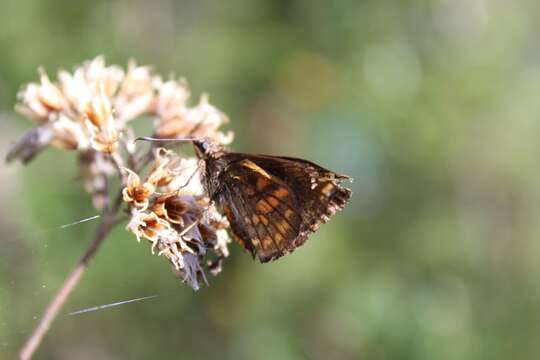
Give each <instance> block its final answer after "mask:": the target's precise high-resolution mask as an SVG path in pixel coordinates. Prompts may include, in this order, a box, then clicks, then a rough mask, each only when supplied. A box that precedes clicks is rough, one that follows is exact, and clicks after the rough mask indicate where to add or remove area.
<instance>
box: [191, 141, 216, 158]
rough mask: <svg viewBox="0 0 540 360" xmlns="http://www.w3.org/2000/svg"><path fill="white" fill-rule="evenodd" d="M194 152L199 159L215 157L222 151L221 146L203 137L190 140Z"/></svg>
mask: <svg viewBox="0 0 540 360" xmlns="http://www.w3.org/2000/svg"><path fill="white" fill-rule="evenodd" d="M192 143H193V147H194V148H195V153H196V154H197V157H198V158H199V159H203V160H206V159H208V158H216V157H217V155H218V154H219V153H220V152H222V150H223V149H222V147H221V146H220V145H218V144H215V143H213V142H210V141H208V140H207V139H205V138H200V139H194V140H192Z"/></svg>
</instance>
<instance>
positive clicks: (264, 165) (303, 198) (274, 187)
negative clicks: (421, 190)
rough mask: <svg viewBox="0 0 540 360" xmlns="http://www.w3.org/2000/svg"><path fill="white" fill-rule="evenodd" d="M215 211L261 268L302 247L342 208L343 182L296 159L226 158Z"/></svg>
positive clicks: (344, 198) (346, 193)
mask: <svg viewBox="0 0 540 360" xmlns="http://www.w3.org/2000/svg"><path fill="white" fill-rule="evenodd" d="M225 156H226V161H227V163H228V166H227V167H226V168H225V169H224V170H223V171H222V172H221V174H220V179H219V180H220V184H221V186H222V187H223V188H222V191H220V192H219V196H218V197H217V201H218V205H219V206H220V207H221V208H222V209H224V212H225V214H226V216H227V218H228V220H229V222H230V224H231V229H232V232H233V234H234V235H235V237H236V238H237V239H238V240H239V241H240V243H242V245H243V246H244V247H245V248H246V249H247V250H248V251H250V252H251V254H252V255H253V256H255V255H257V256H258V258H259V260H260V261H261V262H267V261H270V260H274V259H277V258H279V257H281V256H283V255H284V254H287V253H289V252H292V251H293V250H294V249H296V248H297V247H298V246H300V245H302V244H303V243H304V242H305V241H306V239H307V237H308V234H309V233H310V232H313V231H316V230H317V229H318V227H319V225H320V224H321V223H324V222H326V221H328V220H329V219H330V217H331V216H332V215H333V214H335V213H336V211H338V210H340V209H342V208H343V206H344V205H345V203H346V202H347V200H348V199H349V198H350V195H351V193H350V191H349V190H348V189H345V188H343V187H342V186H340V185H339V183H340V182H341V181H343V180H344V179H347V177H346V176H343V175H339V174H336V173H334V172H332V171H329V170H326V169H324V168H322V167H320V166H318V165H316V164H314V163H312V162H309V161H307V160H302V159H296V158H288V157H276V156H266V155H249V154H239V153H227V154H226V155H225Z"/></svg>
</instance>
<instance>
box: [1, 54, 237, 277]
mask: <svg viewBox="0 0 540 360" xmlns="http://www.w3.org/2000/svg"><path fill="white" fill-rule="evenodd" d="M189 98H190V92H189V88H188V84H187V82H186V81H185V80H183V79H180V80H172V79H171V80H168V81H163V80H162V78H161V77H160V76H158V75H154V73H153V70H152V67H150V66H139V65H137V64H136V62H135V61H129V63H128V66H127V69H126V70H123V69H122V68H121V67H120V66H117V65H107V64H106V63H105V60H104V58H103V57H101V56H98V57H96V58H95V59H93V60H90V61H87V62H84V63H83V64H81V65H79V66H76V67H75V69H74V71H73V72H68V71H65V70H60V71H59V72H58V78H57V80H51V78H49V76H48V75H47V74H46V72H45V71H44V70H43V69H41V68H40V69H39V82H37V83H30V84H28V85H26V86H24V87H23V88H22V90H21V91H20V92H19V95H18V103H17V104H16V106H15V109H16V110H17V111H18V112H19V113H20V114H22V115H24V116H26V117H28V118H30V119H32V120H33V121H35V122H37V123H38V124H39V127H37V128H35V129H33V130H31V131H29V132H28V133H27V134H25V135H24V136H23V137H22V138H21V139H20V140H19V141H18V142H16V143H15V144H14V145H13V146H12V148H11V149H10V151H9V152H8V155H7V158H6V159H7V160H8V161H12V160H15V159H20V160H21V161H23V162H24V163H27V162H29V161H31V160H32V159H33V158H34V157H35V156H36V155H37V154H38V153H39V152H41V151H42V150H43V149H45V148H46V147H47V146H48V145H52V146H54V147H56V148H58V149H61V150H70V151H76V152H77V153H78V155H79V156H78V163H79V173H80V175H81V178H82V179H83V181H84V188H85V190H86V191H87V192H88V193H90V194H91V196H92V202H93V205H94V207H96V208H98V209H101V208H106V207H107V206H110V205H111V199H110V187H111V184H114V182H111V178H112V177H113V176H114V175H115V174H117V175H119V176H120V181H121V183H122V189H121V198H120V200H123V202H124V203H125V204H126V206H127V209H126V211H127V212H128V213H129V214H130V215H131V219H130V221H129V223H128V225H127V229H128V230H129V231H131V232H132V233H133V234H134V235H135V236H136V237H137V239H138V240H140V239H146V240H148V241H149V242H150V243H151V244H152V252H155V251H157V253H158V254H159V255H163V256H164V257H165V258H167V259H168V260H169V262H170V263H171V264H172V266H173V268H174V271H175V272H176V273H177V274H179V275H180V276H181V277H182V279H183V280H184V281H186V282H188V283H189V284H190V285H191V286H192V287H193V288H198V287H199V285H200V282H201V281H202V282H205V281H206V278H205V275H204V271H203V269H204V268H205V267H207V268H208V269H209V270H210V271H211V272H212V273H214V274H215V273H217V270H219V268H220V265H221V262H222V260H223V258H224V257H226V256H227V255H228V250H227V243H228V242H229V238H228V235H227V233H226V231H225V228H226V227H227V226H228V224H227V221H226V220H224V218H223V217H222V216H221V214H219V213H218V212H217V210H216V209H215V208H214V207H213V206H211V205H210V202H209V199H208V198H207V197H206V195H205V194H204V190H203V186H202V184H201V182H200V177H199V172H198V162H197V160H196V159H194V158H186V157H184V156H182V155H181V154H175V153H173V152H171V151H169V150H166V149H163V148H155V147H154V146H151V147H150V149H147V150H145V149H144V146H136V145H135V144H134V143H133V139H134V138H135V136H136V135H135V132H134V130H133V129H132V128H131V126H130V125H131V121H133V120H135V119H136V118H138V117H143V118H153V124H154V133H153V135H154V136H158V137H185V136H194V137H206V138H208V139H211V140H212V141H214V142H216V143H218V144H221V145H224V144H228V143H230V142H231V141H232V133H230V132H229V133H227V134H225V133H223V132H221V131H220V126H221V125H223V124H224V123H226V122H227V121H228V119H227V117H226V116H225V115H224V114H223V113H222V112H221V111H219V110H218V109H217V108H216V107H214V106H213V105H211V104H210V103H209V102H208V97H207V96H205V95H203V96H202V97H201V99H200V101H199V103H198V104H197V105H195V106H190V105H189V104H188V101H189ZM145 135H147V134H145ZM148 166H150V169H149V170H148V172H147V173H146V175H145V176H142V175H141V174H142V173H145V169H146V168H147V167H148ZM211 254H213V255H211ZM209 255H211V256H210V257H212V259H209Z"/></svg>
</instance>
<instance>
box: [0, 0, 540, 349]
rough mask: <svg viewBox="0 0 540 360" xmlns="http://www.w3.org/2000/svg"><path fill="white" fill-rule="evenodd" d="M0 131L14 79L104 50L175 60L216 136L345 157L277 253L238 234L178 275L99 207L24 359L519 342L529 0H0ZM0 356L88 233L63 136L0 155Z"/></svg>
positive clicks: (526, 273)
mask: <svg viewBox="0 0 540 360" xmlns="http://www.w3.org/2000/svg"><path fill="white" fill-rule="evenodd" d="M0 4H1V10H0V54H1V56H0V117H1V121H0V145H1V149H2V153H3V154H5V151H6V149H7V147H8V145H9V144H10V143H11V142H12V141H13V140H14V139H16V138H17V137H18V136H20V135H21V134H22V133H23V132H24V131H25V129H28V128H30V127H31V126H32V125H33V124H31V122H30V121H28V120H26V119H23V118H22V117H21V116H18V115H16V114H14V112H13V111H12V108H13V105H14V103H15V96H16V92H17V90H18V88H19V87H20V86H21V85H22V84H23V83H26V82H29V81H35V80H37V73H36V68H37V67H38V66H39V65H43V66H44V67H45V68H46V69H47V70H48V72H49V74H50V75H51V76H54V75H55V72H56V69H58V68H60V67H63V68H66V69H72V67H73V66H74V65H75V64H78V63H80V62H82V61H83V60H86V59H90V58H93V57H94V56H96V55H98V54H104V55H105V56H106V60H107V62H108V63H117V64H121V65H125V64H126V63H127V61H128V59H129V58H135V59H136V60H137V61H138V62H139V63H142V64H154V65H155V66H156V70H157V72H159V73H162V74H165V75H166V74H169V73H175V74H177V75H182V76H185V77H187V79H188V80H189V82H190V85H191V89H192V93H193V95H194V101H195V100H196V98H197V97H198V95H199V94H200V93H201V92H202V91H206V92H208V93H209V94H210V97H211V101H212V103H214V104H215V105H216V106H218V107H219V108H220V109H222V110H223V111H224V112H225V113H227V114H228V115H229V116H230V118H231V120H232V121H231V124H230V126H229V128H230V129H232V130H234V131H235V133H236V141H235V142H234V144H233V148H234V149H235V150H241V151H252V152H260V153H272V154H286V155H290V156H298V157H304V158H307V159H311V160H313V161H316V162H318V163H320V164H321V165H323V166H326V167H328V168H330V169H333V170H336V171H339V172H343V173H345V174H348V175H351V176H352V177H354V179H355V182H354V183H353V184H351V188H352V190H353V192H354V195H353V198H352V201H351V203H350V205H349V206H348V207H347V208H346V209H345V211H344V212H343V213H341V214H339V215H338V216H336V217H335V218H334V219H333V221H331V222H330V223H329V224H327V225H325V226H323V227H322V228H321V230H320V231H319V232H318V233H317V234H315V235H313V236H312V237H311V240H310V241H309V242H308V243H307V244H306V245H305V246H304V247H302V248H301V249H299V250H298V251H296V252H295V253H294V254H293V255H291V256H287V257H285V258H283V259H281V260H279V261H277V262H275V263H271V264H267V265H260V264H258V263H257V262H254V261H252V260H251V258H250V257H249V256H248V255H247V254H246V253H244V252H243V251H242V250H241V248H240V246H238V244H232V245H231V250H232V255H231V256H230V258H229V259H228V260H227V262H226V263H225V266H224V272H223V273H222V274H221V275H220V276H218V277H217V278H213V277H211V278H210V283H211V286H210V287H208V288H203V289H202V290H201V291H199V292H193V291H192V290H191V289H190V288H189V287H188V286H186V285H183V284H181V283H180V282H179V281H178V280H177V279H176V278H175V277H174V276H173V274H172V273H171V271H170V268H169V266H168V264H167V262H166V261H164V260H163V259H162V258H159V257H157V256H152V255H150V250H149V246H148V245H147V244H138V243H137V242H136V241H135V238H134V237H133V236H131V235H129V234H128V233H127V232H125V231H124V230H123V229H122V227H118V228H117V230H116V231H115V232H114V233H113V234H112V236H111V237H110V238H109V239H108V240H107V242H106V243H105V244H104V246H103V247H102V248H101V250H100V251H99V253H98V255H97V256H96V258H95V259H94V261H93V262H92V264H91V266H90V268H89V270H88V272H87V273H86V275H85V276H84V278H83V280H82V281H81V283H80V284H79V286H78V287H77V288H76V290H75V292H74V294H73V296H72V297H71V298H70V300H69V302H68V304H67V305H66V307H65V308H64V312H63V313H64V314H65V313H67V312H69V311H73V310H78V309H81V308H84V307H90V306H96V305H100V304H105V303H111V302H115V301H120V300H127V299H131V298H136V297H141V296H147V295H154V294H161V295H162V296H161V297H159V298H157V299H152V300H148V301H145V302H139V303H136V304H130V305H125V306H120V307H115V308H112V309H107V310H103V311H99V312H93V313H89V314H83V315H79V316H73V317H66V316H63V315H62V316H60V317H59V318H58V320H57V321H56V323H55V324H54V326H53V328H52V330H51V332H50V333H49V334H48V336H47V337H46V339H45V341H44V343H43V345H42V347H41V348H40V349H39V351H38V353H37V356H36V358H39V359H147V358H157V359H222V358H224V359H487V358H489V359H509V358H514V359H537V358H538V357H539V355H540V341H538V337H539V336H540V273H539V270H540V261H539V260H540V242H539V241H538V240H539V237H540V225H539V223H538V218H539V216H540V170H539V167H538V164H537V159H538V153H539V151H540V142H539V141H537V139H538V137H539V136H540V102H539V101H538V100H537V98H538V96H539V94H540V43H539V42H538V34H539V32H540V8H539V7H540V6H539V4H538V2H537V1H534V0H530V1H527V0H522V1H515V2H510V1H501V0H499V1H488V0H437V1H428V0H423V1H421V0H416V1H414V0H409V1H377V0H370V1H358V0H356V1H353V0H348V1H347V0H335V1H324V0H309V1H308V0H303V1H263V0H230V1H226V2H213V1H194V0H193V1H153V2H150V1H142V0H137V1H127V0H125V1H113V2H107V1H91V2H90V1H88V2H74V1H68V0H50V1H41V0H33V1H30V0H20V1H14V0H2V1H1V2H0ZM0 179H1V180H0V181H1V184H2V186H0V202H1V203H2V205H3V206H1V207H0V230H1V234H2V235H1V237H0V244H1V250H0V358H6V359H8V358H13V357H14V354H15V353H16V351H17V350H18V348H19V346H20V345H21V343H22V342H23V340H24V339H25V337H26V336H27V335H28V334H29V332H30V330H32V328H33V327H34V325H35V324H36V321H37V320H36V319H38V318H39V316H40V315H41V313H42V311H43V309H44V307H45V306H46V304H47V303H48V301H49V300H50V298H51V296H52V295H53V294H54V292H55V291H56V290H57V289H58V287H59V286H60V284H61V282H62V280H63V278H64V277H65V276H66V274H67V273H68V272H69V271H70V270H71V268H72V267H73V266H74V264H75V263H76V261H77V260H78V258H79V256H80V254H81V253H82V251H83V250H84V249H85V247H86V246H87V244H88V243H89V241H90V240H91V238H92V234H93V230H94V228H95V226H96V223H86V224H82V225H79V226H75V227H70V228H67V229H63V230H59V229H58V226H59V225H62V224H65V223H69V222H72V221H75V220H78V219H81V218H84V217H88V216H92V215H95V214H96V211H95V210H93V209H92V208H91V206H90V200H89V198H88V196H86V195H85V193H84V192H83V191H82V184H80V183H79V182H78V181H77V180H76V179H75V156H74V154H72V153H64V152H59V151H57V150H48V151H47V152H45V153H44V154H43V155H41V156H40V157H39V158H38V159H37V160H36V161H35V162H33V163H31V164H30V165H29V166H27V167H22V166H20V165H19V164H13V165H10V166H9V167H6V166H2V167H0Z"/></svg>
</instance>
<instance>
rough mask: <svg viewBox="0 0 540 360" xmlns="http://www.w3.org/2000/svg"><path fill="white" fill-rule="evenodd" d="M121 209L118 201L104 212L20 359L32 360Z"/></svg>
mask: <svg viewBox="0 0 540 360" xmlns="http://www.w3.org/2000/svg"><path fill="white" fill-rule="evenodd" d="M119 208H120V202H119V201H117V202H116V203H115V204H114V207H113V208H112V209H109V210H105V211H104V212H103V215H102V217H101V222H100V224H99V227H98V228H97V230H96V235H95V237H94V240H92V242H91V243H90V245H89V246H88V248H87V249H86V251H85V252H84V254H83V256H82V257H81V259H80V260H79V262H78V263H77V265H76V266H75V268H74V269H73V270H72V271H71V273H70V274H69V276H68V277H67V278H66V280H65V281H64V284H63V285H62V287H61V288H60V290H58V291H57V292H56V294H55V295H54V297H53V299H52V301H51V303H50V304H49V306H48V307H47V309H46V310H45V312H44V313H43V316H42V317H41V319H40V321H39V323H38V325H37V327H36V328H35V330H34V331H33V332H32V335H31V336H30V337H29V338H28V339H27V340H26V343H25V344H24V346H23V347H22V348H21V351H20V353H19V357H18V358H19V359H20V360H27V359H30V358H31V357H32V355H33V354H34V352H35V351H36V349H37V348H38V346H39V344H40V343H41V340H43V337H44V336H45V334H46V333H47V331H48V330H49V328H50V326H51V324H52V322H53V321H54V319H55V318H56V316H57V315H58V312H59V311H60V309H61V308H62V306H63V305H64V303H65V302H66V300H67V298H68V297H69V295H70V294H71V292H72V291H73V289H74V288H75V286H76V285H77V284H78V283H79V280H80V279H81V277H82V275H83V273H84V271H85V270H86V268H87V266H88V263H89V261H90V260H91V259H92V257H93V256H94V255H95V253H96V251H97V250H98V248H99V246H100V245H101V243H102V242H103V240H105V238H106V237H107V235H108V234H109V232H110V231H111V229H112V228H113V227H114V225H115V224H116V212H117V211H118V209H119Z"/></svg>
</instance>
